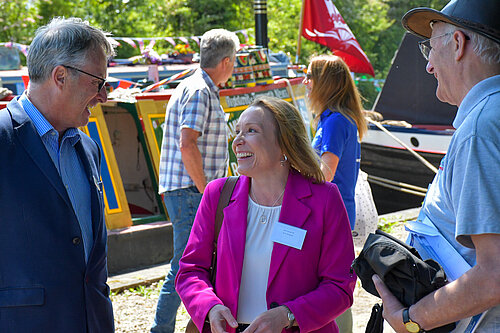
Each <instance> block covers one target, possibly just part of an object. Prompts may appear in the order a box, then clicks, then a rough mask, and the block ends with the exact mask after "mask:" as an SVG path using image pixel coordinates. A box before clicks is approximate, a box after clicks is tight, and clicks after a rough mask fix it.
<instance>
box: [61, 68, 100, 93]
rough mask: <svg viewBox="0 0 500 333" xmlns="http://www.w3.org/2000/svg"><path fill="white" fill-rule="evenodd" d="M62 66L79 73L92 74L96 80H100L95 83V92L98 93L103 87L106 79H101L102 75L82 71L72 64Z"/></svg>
mask: <svg viewBox="0 0 500 333" xmlns="http://www.w3.org/2000/svg"><path fill="white" fill-rule="evenodd" d="M63 66H64V67H66V68H69V69H73V70H75V71H78V72H80V73H83V74H87V75H89V76H92V77H93V78H96V79H98V80H101V81H100V82H99V84H98V85H97V93H99V92H100V91H101V89H102V87H104V85H105V84H106V79H103V78H102V77H99V76H97V75H94V74H90V73H87V72H86V71H82V70H81V69H78V68H75V67H73V66H67V65H63Z"/></svg>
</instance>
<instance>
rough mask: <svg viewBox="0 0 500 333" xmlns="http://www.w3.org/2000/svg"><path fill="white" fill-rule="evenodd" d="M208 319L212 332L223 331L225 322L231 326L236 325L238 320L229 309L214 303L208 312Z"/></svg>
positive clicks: (222, 332) (224, 330) (223, 332)
mask: <svg viewBox="0 0 500 333" xmlns="http://www.w3.org/2000/svg"><path fill="white" fill-rule="evenodd" d="M208 320H209V321H210V329H211V331H212V333H225V332H226V322H227V323H228V324H229V326H231V327H233V328H236V327H238V322H237V321H236V319H234V317H233V315H232V314H231V310H229V308H228V307H226V306H224V305H222V304H217V305H214V306H213V307H212V308H211V309H210V312H208Z"/></svg>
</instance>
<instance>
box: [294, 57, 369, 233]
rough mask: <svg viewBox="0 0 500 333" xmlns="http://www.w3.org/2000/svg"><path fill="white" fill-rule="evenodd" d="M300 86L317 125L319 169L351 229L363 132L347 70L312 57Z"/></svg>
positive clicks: (357, 99) (337, 60)
mask: <svg viewBox="0 0 500 333" xmlns="http://www.w3.org/2000/svg"><path fill="white" fill-rule="evenodd" d="M304 84H305V85H306V87H307V89H308V92H309V106H310V108H311V110H312V112H313V114H314V115H315V121H314V123H315V124H316V125H317V127H316V135H315V137H314V139H313V142H312V145H313V148H314V149H315V150H316V151H317V152H318V154H319V155H320V156H321V160H322V161H323V162H324V163H323V164H322V167H321V169H322V171H323V174H324V175H325V178H326V180H327V181H332V182H333V183H335V184H336V185H337V186H338V188H339V191H340V194H341V195H342V199H343V200H344V205H345V207H346V210H347V214H348V215H349V222H350V224H351V229H354V223H355V221H356V207H355V203H354V189H355V187H356V180H357V179H358V172H359V166H360V159H361V145H360V141H361V138H363V135H364V134H365V133H366V131H367V126H366V120H365V118H364V115H363V110H362V105H361V97H360V95H359V92H358V89H357V88H356V85H355V84H354V80H353V78H352V76H351V72H350V71H349V68H348V67H347V65H346V64H345V62H344V61H343V60H342V59H341V58H339V57H337V56H334V55H322V56H316V57H313V58H312V60H311V63H310V64H309V67H308V69H307V76H306V78H305V79H304Z"/></svg>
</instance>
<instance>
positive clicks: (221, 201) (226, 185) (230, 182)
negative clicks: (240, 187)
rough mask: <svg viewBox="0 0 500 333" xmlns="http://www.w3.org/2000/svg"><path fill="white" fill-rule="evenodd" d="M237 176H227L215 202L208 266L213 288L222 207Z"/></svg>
mask: <svg viewBox="0 0 500 333" xmlns="http://www.w3.org/2000/svg"><path fill="white" fill-rule="evenodd" d="M239 178H240V177H239V176H231V177H227V179H226V182H225V183H224V186H223V187H222V192H221V194H220V197H219V203H218V204H217V211H216V213H215V228H214V250H213V252H212V265H211V267H210V281H211V282H212V286H213V287H214V288H215V275H216V273H217V240H218V239H219V233H220V229H221V227H222V220H223V219H224V211H223V210H224V208H226V207H227V205H228V204H229V200H230V199H231V195H232V194H233V191H234V187H235V186H236V182H238V179H239Z"/></svg>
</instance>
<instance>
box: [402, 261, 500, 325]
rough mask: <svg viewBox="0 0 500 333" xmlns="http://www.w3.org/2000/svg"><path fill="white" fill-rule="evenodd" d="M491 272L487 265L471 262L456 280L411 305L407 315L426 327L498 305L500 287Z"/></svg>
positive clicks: (446, 322)
mask: <svg viewBox="0 0 500 333" xmlns="http://www.w3.org/2000/svg"><path fill="white" fill-rule="evenodd" d="M491 273H492V272H491V269H488V268H486V269H485V268H482V267H481V266H479V265H476V266H474V267H473V268H471V269H470V270H469V271H468V272H467V273H465V274H464V275H463V276H461V277H460V278H459V279H457V280H456V281H453V282H452V283H450V284H448V285H446V286H444V287H442V288H440V289H438V290H437V291H436V292H434V293H432V294H430V295H427V296H426V297H424V298H423V299H421V300H420V301H419V302H417V303H416V304H415V305H413V306H411V308H410V318H411V319H412V320H413V321H416V322H417V323H419V324H420V326H421V327H422V328H424V329H425V330H429V329H432V328H435V327H439V326H442V325H445V324H448V323H451V322H455V321H458V320H460V319H463V318H467V317H471V316H473V315H476V314H478V313H481V312H483V311H485V310H487V309H489V308H491V307H493V306H496V305H498V304H499V302H500V300H499V299H500V296H499V289H500V288H499V287H498V286H497V284H498V280H496V279H495V278H494V276H492V274H491ZM493 275H495V274H493Z"/></svg>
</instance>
